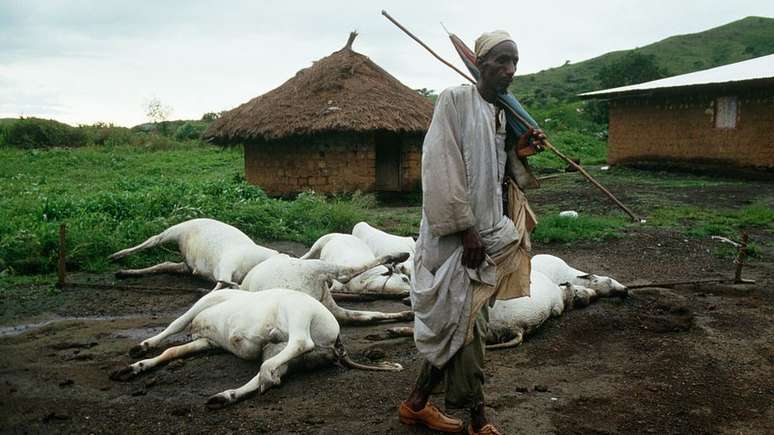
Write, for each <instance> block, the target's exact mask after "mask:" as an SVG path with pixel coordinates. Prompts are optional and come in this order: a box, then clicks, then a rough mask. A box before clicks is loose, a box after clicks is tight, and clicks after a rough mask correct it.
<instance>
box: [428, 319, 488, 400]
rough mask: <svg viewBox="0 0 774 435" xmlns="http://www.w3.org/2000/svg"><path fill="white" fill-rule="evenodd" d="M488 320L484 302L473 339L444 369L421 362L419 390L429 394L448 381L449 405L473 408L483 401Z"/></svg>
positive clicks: (447, 395) (447, 397) (447, 396)
mask: <svg viewBox="0 0 774 435" xmlns="http://www.w3.org/2000/svg"><path fill="white" fill-rule="evenodd" d="M488 323H489V307H488V306H486V305H484V307H483V308H481V311H479V313H478V315H477V316H476V325H475V326H474V327H473V340H472V341H471V342H470V343H468V344H466V345H464V346H462V348H460V350H458V351H457V353H455V354H454V356H453V357H451V359H450V360H449V361H448V362H447V363H446V365H445V366H444V367H443V368H442V369H438V368H436V367H434V366H433V365H432V364H430V362H428V361H425V362H424V363H423V364H422V370H421V371H420V372H419V378H417V389H419V390H420V391H422V392H425V393H427V394H429V393H430V392H431V391H432V390H433V388H435V386H436V385H437V384H438V383H439V382H440V381H441V377H442V376H443V377H444V379H445V383H446V408H457V409H460V408H472V407H473V406H475V405H478V404H479V403H483V402H484V388H483V385H484V347H485V345H486V342H485V337H486V328H487V324H488Z"/></svg>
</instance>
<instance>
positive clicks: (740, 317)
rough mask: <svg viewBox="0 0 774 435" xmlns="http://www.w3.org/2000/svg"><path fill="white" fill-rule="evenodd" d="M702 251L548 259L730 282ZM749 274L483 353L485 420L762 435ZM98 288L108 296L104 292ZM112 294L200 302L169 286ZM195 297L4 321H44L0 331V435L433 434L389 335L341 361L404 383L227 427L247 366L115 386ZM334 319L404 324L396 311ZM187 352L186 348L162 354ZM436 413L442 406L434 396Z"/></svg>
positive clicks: (276, 399)
mask: <svg viewBox="0 0 774 435" xmlns="http://www.w3.org/2000/svg"><path fill="white" fill-rule="evenodd" d="M707 243H708V242H706V243H705V242H701V241H696V240H689V241H685V239H683V238H681V237H680V236H679V235H678V234H672V233H669V232H659V233H638V234H630V235H629V236H627V237H625V238H622V239H618V240H614V241H610V242H606V243H605V244H604V245H600V244H591V243H589V244H575V245H572V246H552V247H551V248H550V252H552V253H554V254H557V255H560V256H562V257H563V258H565V259H567V261H568V262H570V263H571V264H574V265H576V267H578V268H580V269H583V270H586V271H592V272H597V273H602V274H610V275H613V276H615V277H617V278H619V280H621V281H623V282H630V283H631V282H635V281H636V282H642V281H643V280H649V281H655V280H663V279H687V278H704V277H708V276H729V275H730V274H731V273H732V270H733V268H732V265H731V264H730V262H729V261H728V260H724V259H719V258H717V257H714V256H712V255H710V254H709V253H708V252H707V249H708V248H709V246H707ZM536 250H537V252H541V251H543V249H542V248H541V247H537V249H536ZM745 273H746V275H747V277H749V278H754V279H756V280H757V281H758V284H756V285H754V286H749V285H748V286H730V285H725V284H721V285H714V286H703V287H683V288H679V289H676V290H675V289H672V290H669V289H658V288H642V289H638V290H636V291H634V292H633V294H632V295H631V296H630V297H629V298H627V299H623V300H621V299H603V300H600V301H599V302H598V303H596V304H593V305H591V306H590V307H588V308H586V309H582V310H575V311H569V312H567V313H565V314H564V315H563V316H562V317H561V318H558V319H552V320H550V321H548V322H547V323H546V324H545V325H544V326H543V327H542V328H541V329H540V330H539V331H538V332H537V333H536V334H534V335H533V336H531V337H528V338H527V340H526V342H525V343H524V344H523V345H522V346H520V347H518V348H515V349H510V350H502V351H497V352H488V353H487V356H486V373H487V380H488V383H487V385H486V394H487V399H488V405H489V407H490V408H489V412H490V415H491V416H492V417H493V418H494V419H495V420H496V421H497V422H498V424H499V425H500V427H501V428H502V429H503V430H504V431H505V433H525V434H526V433H529V434H534V433H579V434H580V433H583V434H586V433H764V432H766V431H768V430H770V427H771V422H772V421H774V406H772V403H774V400H773V399H774V376H772V374H774V371H773V370H772V367H773V365H774V344H773V343H772V341H771V337H772V336H774V305H772V303H773V302H774V296H773V293H772V290H771V289H772V284H773V283H772V276H774V274H773V273H772V265H771V264H770V263H763V262H761V263H757V264H756V265H755V267H751V268H749V269H747V270H746V272H745ZM81 278H82V279H86V277H81ZM90 279H93V280H98V281H100V280H101V281H103V282H112V277H109V276H91V277H90ZM121 283H122V284H125V285H145V286H153V285H156V286H166V287H171V286H181V287H185V288H191V289H195V288H199V287H207V285H208V283H205V282H200V281H198V280H194V279H191V278H186V277H176V276H160V277H153V278H142V279H132V280H126V281H122V282H121ZM197 297H198V295H197V294H196V293H184V292H180V293H178V292H174V293H167V294H163V293H153V292H135V291H119V290H99V291H95V290H89V289H78V288H76V289H71V290H67V291H65V292H63V293H61V294H60V295H58V296H57V299H56V300H58V301H59V304H58V305H57V306H56V307H51V306H49V305H46V304H38V305H35V304H34V303H29V305H28V306H26V308H25V309H23V310H20V311H17V312H18V314H17V315H15V316H12V317H11V318H8V317H4V319H5V320H4V321H3V323H4V324H5V325H4V326H6V327H7V326H10V325H23V324H27V323H38V322H40V321H41V320H45V319H46V318H48V319H53V321H52V322H49V323H47V324H36V325H29V326H28V328H26V329H17V330H13V329H12V328H10V329H9V328H6V329H3V330H2V331H0V332H2V336H0V347H1V348H2V350H3V351H2V352H0V428H2V429H1V430H2V432H4V433H62V432H67V433H91V432H94V433H116V432H129V433H150V432H153V433H181V432H183V433H223V432H233V433H248V432H249V433H253V432H275V433H332V434H333V433H336V434H339V433H363V434H365V433H369V434H370V433H389V434H393V433H410V434H421V433H430V432H429V431H427V430H424V429H421V428H415V427H405V426H402V425H401V424H400V423H399V422H398V421H397V416H396V409H397V406H398V404H399V403H400V401H401V400H402V399H403V398H404V397H405V396H406V395H407V394H408V392H409V391H410V389H411V388H412V386H413V382H414V379H415V377H416V375H417V374H418V370H419V366H420V359H419V356H418V355H417V352H416V350H415V349H414V346H413V342H412V341H411V339H405V338H403V339H392V340H388V341H372V340H370V339H369V338H368V336H369V335H373V334H379V333H381V332H382V331H383V328H384V325H377V326H370V327H359V328H354V327H347V328H344V333H345V344H346V345H347V347H348V348H349V349H350V352H351V354H352V356H353V357H354V358H355V359H357V360H361V361H370V360H372V359H376V360H378V359H379V358H382V357H383V358H384V359H386V360H389V361H395V362H399V363H401V364H403V365H404V366H405V367H406V370H404V371H403V372H400V373H378V372H364V371H357V370H347V369H343V368H340V367H336V366H331V367H324V368H320V369H317V370H314V371H308V372H301V373H290V374H288V375H287V376H286V377H285V379H284V383H283V385H281V386H280V387H278V388H275V389H272V390H270V391H268V392H266V393H265V394H263V395H255V396H252V397H250V398H248V399H247V400H244V401H242V402H240V403H238V404H236V405H233V406H231V407H228V408H225V409H223V410H220V411H209V410H207V409H206V407H205V406H204V403H205V401H206V399H207V397H208V396H210V395H211V394H214V393H217V392H220V391H223V390H225V389H229V388H234V387H237V386H239V385H242V384H243V383H245V382H247V381H248V380H249V379H250V378H252V377H253V376H254V375H255V374H256V373H257V372H258V364H257V363H256V362H251V361H242V360H239V359H237V358H236V357H234V356H232V355H230V354H227V353H223V352H208V353H204V354H201V355H198V356H194V357H190V358H186V359H184V360H181V361H177V362H173V363H171V364H169V365H167V366H165V367H161V368H159V369H157V370H154V371H152V372H150V373H147V374H145V375H143V376H140V377H138V378H136V379H134V380H132V381H130V382H114V381H111V380H109V379H108V375H109V373H110V372H111V371H112V370H113V369H115V368H118V367H121V366H123V365H126V364H128V363H130V362H133V361H132V360H131V358H130V357H129V356H128V355H127V351H128V349H129V348H130V347H131V346H133V345H134V344H136V343H138V342H139V341H141V340H142V339H144V338H146V337H149V336H151V335H153V334H155V333H157V332H159V331H160V330H161V329H162V328H163V327H164V326H165V325H166V324H168V322H170V321H171V320H172V319H173V318H174V317H175V316H176V315H178V314H180V313H182V312H183V311H184V310H185V309H187V307H189V306H190V305H191V304H192V303H193V301H194V300H196V298H197ZM5 303H6V304H7V301H6V302H5ZM343 305H348V306H353V307H354V306H356V307H368V308H369V309H379V310H385V311H398V310H402V309H404V308H405V307H403V306H402V305H401V304H400V303H399V302H395V301H377V302H369V303H365V302H364V303H349V304H343ZM36 309H37V311H36ZM68 318H71V319H69V320H68ZM407 325H408V324H407ZM185 339H186V337H185V335H182V334H181V335H178V336H176V337H173V340H172V341H171V342H172V343H180V342H183V341H185ZM434 400H435V401H436V403H441V404H442V403H443V397H442V396H437V397H435V398H434ZM457 414H458V415H460V416H462V417H466V415H465V413H459V412H457Z"/></svg>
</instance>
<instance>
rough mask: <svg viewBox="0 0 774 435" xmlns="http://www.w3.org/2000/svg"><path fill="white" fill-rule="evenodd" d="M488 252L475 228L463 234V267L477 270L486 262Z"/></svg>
mask: <svg viewBox="0 0 774 435" xmlns="http://www.w3.org/2000/svg"><path fill="white" fill-rule="evenodd" d="M485 255H486V251H485V250H484V243H483V242H482V241H481V236H479V234H478V230H477V229H476V228H475V227H470V228H468V229H467V230H465V231H463V232H462V265H463V266H465V267H469V268H471V269H477V268H478V266H480V265H481V262H482V261H484V256H485Z"/></svg>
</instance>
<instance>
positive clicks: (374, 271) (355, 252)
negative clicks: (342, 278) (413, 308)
mask: <svg viewBox="0 0 774 435" xmlns="http://www.w3.org/2000/svg"><path fill="white" fill-rule="evenodd" d="M403 252H406V251H397V252H388V253H385V254H382V255H389V254H399V253H403ZM407 253H408V252H407ZM408 254H409V255H410V253H408ZM375 258H376V256H375V255H374V254H373V252H371V248H369V247H368V245H366V243H365V242H363V241H362V240H360V239H358V238H357V237H355V236H353V235H351V234H341V233H331V234H326V235H324V236H322V237H320V238H319V239H318V240H317V241H316V242H314V245H312V247H311V248H310V249H309V252H307V253H306V254H304V255H303V256H302V257H301V259H302V260H307V259H320V260H323V261H325V262H328V263H332V264H338V265H340V266H347V267H355V266H358V265H360V264H363V263H365V262H368V261H372V260H373V259H375ZM342 284H343V283H342ZM337 290H338V291H344V292H350V293H370V294H377V295H390V296H407V295H408V293H409V292H410V291H411V281H410V280H409V277H408V276H406V275H405V274H403V273H400V272H398V271H397V270H395V267H393V268H392V269H388V268H387V267H385V266H383V265H378V266H376V267H374V268H371V269H369V270H367V271H365V272H364V273H363V274H361V275H358V276H356V277H355V278H353V279H352V280H351V281H349V282H348V283H347V284H346V285H344V286H343V287H342V288H341V289H337Z"/></svg>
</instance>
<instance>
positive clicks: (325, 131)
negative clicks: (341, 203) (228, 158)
mask: <svg viewBox="0 0 774 435" xmlns="http://www.w3.org/2000/svg"><path fill="white" fill-rule="evenodd" d="M356 35H357V34H356V33H353V34H351V35H350V38H349V40H348V41H347V45H346V46H345V47H344V48H343V49H341V50H339V51H337V52H334V53H333V54H331V55H330V56H328V57H325V58H323V59H320V60H318V61H316V62H314V64H313V65H312V66H311V67H309V68H305V69H303V70H301V71H299V72H298V73H297V74H296V75H295V76H294V77H293V78H291V79H290V80H288V81H286V82H285V83H284V84H282V86H280V87H278V88H276V89H274V90H272V91H270V92H268V93H266V94H264V95H261V96H259V97H256V98H253V99H252V100H250V101H248V102H247V103H245V104H243V105H241V106H239V107H237V108H235V109H233V110H231V111H229V112H227V113H226V114H224V115H223V116H222V117H221V118H220V119H218V120H216V121H214V122H213V123H212V124H211V125H210V127H209V128H208V129H207V131H206V132H205V134H204V137H205V139H208V140H210V141H213V142H216V143H221V144H229V143H244V144H245V169H246V171H245V172H246V175H247V178H248V180H249V181H251V182H253V183H255V184H258V185H260V186H262V187H264V189H266V190H267V191H268V192H270V193H273V194H287V193H291V192H296V191H300V190H304V189H313V190H317V191H322V192H336V191H351V190H356V189H360V190H406V189H409V188H412V187H413V186H414V185H416V184H417V183H418V181H419V155H420V154H421V151H420V146H421V140H422V136H423V135H424V133H425V131H426V130H427V127H428V125H429V124H430V118H431V116H432V112H433V106H432V104H431V103H430V102H429V101H428V100H427V99H426V98H424V97H422V96H420V95H419V94H418V93H417V92H415V91H413V90H412V89H410V88H408V87H406V86H405V85H403V84H402V83H400V82H399V81H398V80H397V79H395V78H394V77H393V76H392V75H390V74H389V73H387V72H386V71H385V70H383V69H382V68H380V67H379V66H378V65H376V64H375V63H373V62H372V61H371V60H370V59H369V58H368V57H366V56H364V55H362V54H360V53H356V52H355V51H353V50H352V47H351V46H352V41H353V40H354V38H355V36H356ZM310 170H311V172H310Z"/></svg>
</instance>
